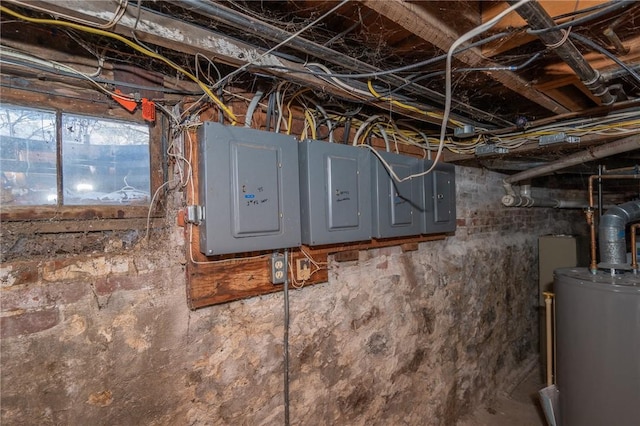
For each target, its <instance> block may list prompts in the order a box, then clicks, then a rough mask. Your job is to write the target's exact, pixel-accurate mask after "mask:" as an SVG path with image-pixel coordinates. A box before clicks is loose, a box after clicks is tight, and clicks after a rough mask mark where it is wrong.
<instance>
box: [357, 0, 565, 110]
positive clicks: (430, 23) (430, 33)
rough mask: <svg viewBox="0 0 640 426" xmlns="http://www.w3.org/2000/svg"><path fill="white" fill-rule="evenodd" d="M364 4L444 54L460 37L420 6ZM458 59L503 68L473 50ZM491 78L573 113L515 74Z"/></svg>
mask: <svg viewBox="0 0 640 426" xmlns="http://www.w3.org/2000/svg"><path fill="white" fill-rule="evenodd" d="M361 2H362V3H363V4H365V5H366V6H367V7H369V8H371V9H373V10H375V11H376V12H377V13H379V14H380V15H383V16H385V17H386V18H387V19H389V20H391V21H392V22H394V23H396V24H397V25H400V26H401V27H403V28H404V29H406V30H407V31H409V32H411V33H412V34H415V35H416V36H418V37H420V38H421V39H422V40H424V41H426V42H428V43H431V44H432V45H434V46H435V47H437V48H439V49H441V50H443V51H447V50H448V49H449V47H450V46H451V45H452V44H453V43H454V42H455V41H456V40H457V39H458V38H459V34H457V33H456V32H455V31H454V30H453V29H451V28H450V27H448V26H447V25H445V24H444V23H443V22H442V20H440V19H438V18H437V17H435V16H433V15H432V14H431V13H430V12H429V11H427V10H425V9H424V8H421V7H419V5H416V4H413V3H409V2H406V1H402V0H386V1H378V0H361ZM456 58H457V59H459V60H460V61H462V62H464V63H465V64H467V65H469V66H472V67H477V66H486V67H492V66H493V67H497V66H499V64H496V63H493V62H491V61H489V60H487V58H485V57H484V56H483V55H482V52H481V50H480V49H478V48H472V49H468V50H466V51H464V52H461V53H459V54H457V55H456ZM487 75H489V76H490V77H491V78H493V79H494V80H496V81H498V82H500V83H501V84H502V85H504V86H505V87H506V88H508V89H510V90H512V91H513V92H515V93H518V94H519V95H521V96H524V97H526V98H527V99H529V100H530V101H532V102H535V103H536V104H538V105H540V106H542V107H543V108H546V109H547V110H549V111H551V112H553V113H555V114H561V113H565V112H568V111H569V110H568V109H567V108H565V107H564V106H562V105H561V104H559V103H558V102H556V101H555V100H553V99H551V98H549V97H548V96H546V95H544V94H543V93H541V92H539V91H538V90H536V89H535V88H533V87H532V86H531V85H530V83H529V82H527V81H525V80H523V79H521V78H520V77H518V76H517V75H516V74H514V73H512V72H509V71H501V72H498V73H492V72H487Z"/></svg>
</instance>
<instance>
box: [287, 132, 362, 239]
mask: <svg viewBox="0 0 640 426" xmlns="http://www.w3.org/2000/svg"><path fill="white" fill-rule="evenodd" d="M299 157H300V210H301V220H302V222H301V225H302V242H303V243H304V244H308V245H312V246H315V245H323V244H337V243H344V242H350V241H362V240H369V239H371V208H370V206H371V181H370V179H371V178H370V176H371V172H370V162H369V151H368V150H367V149H366V148H359V147H354V146H351V145H341V144H336V143H328V142H321V141H315V140H305V141H303V142H301V143H300V148H299Z"/></svg>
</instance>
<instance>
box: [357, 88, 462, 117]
mask: <svg viewBox="0 0 640 426" xmlns="http://www.w3.org/2000/svg"><path fill="white" fill-rule="evenodd" d="M367 87H369V92H371V94H372V95H373V96H374V97H375V98H376V99H379V100H381V101H390V102H391V103H392V104H393V105H395V106H398V107H400V108H404V109H408V110H409V111H413V112H417V113H418V114H423V115H426V116H427V117H431V118H436V119H438V120H442V117H443V116H442V115H441V114H437V113H435V112H430V111H424V110H421V109H420V108H417V107H414V106H412V105H407V104H404V103H402V102H400V101H397V100H395V99H393V98H385V97H384V96H382V95H380V94H379V93H378V92H376V90H375V89H374V88H373V84H372V83H371V80H369V81H367ZM449 123H451V124H454V125H456V126H462V125H463V123H462V122H460V121H458V120H453V119H449Z"/></svg>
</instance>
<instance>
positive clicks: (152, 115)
mask: <svg viewBox="0 0 640 426" xmlns="http://www.w3.org/2000/svg"><path fill="white" fill-rule="evenodd" d="M142 118H144V119H145V120H147V121H150V122H154V121H156V104H154V103H153V101H150V100H149V99H147V98H142Z"/></svg>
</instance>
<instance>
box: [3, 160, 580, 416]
mask: <svg viewBox="0 0 640 426" xmlns="http://www.w3.org/2000/svg"><path fill="white" fill-rule="evenodd" d="M501 179H502V176H500V175H498V174H495V173H490V172H486V171H482V170H478V169H468V168H458V169H457V182H458V203H457V207H458V223H459V229H458V231H457V232H456V234H455V236H451V237H449V238H447V240H445V241H436V242H429V243H421V244H420V247H419V250H417V251H413V252H406V253H403V252H402V250H400V248H399V247H389V248H384V249H379V250H370V251H363V252H360V259H359V260H358V261H357V262H344V263H337V262H331V264H330V268H331V269H330V271H331V272H330V274H329V275H330V279H329V282H328V283H325V284H320V285H315V286H312V287H309V288H303V289H301V290H292V291H291V294H290V296H291V300H290V305H291V330H290V353H291V373H290V375H291V419H292V424H296V425H297V424H314V425H341V424H342V425H365V424H366V425H387V424H410V425H452V424H455V422H456V419H457V418H459V417H460V416H461V415H463V414H464V413H466V412H469V411H471V410H473V409H474V408H475V407H477V406H479V405H480V404H485V403H487V401H489V400H491V399H492V398H494V397H495V396H496V394H497V392H499V391H501V390H505V389H508V387H509V386H511V385H513V384H514V383H515V382H516V381H517V379H518V378H519V377H520V376H521V375H522V373H523V372H524V371H525V370H526V368H527V367H528V366H530V365H532V363H534V362H535V360H536V357H537V330H538V328H537V327H538V323H537V310H536V305H537V263H536V261H537V237H538V235H541V234H548V233H558V232H563V233H570V232H576V231H582V230H583V228H584V226H583V222H584V221H583V218H582V214H581V212H579V211H564V210H553V209H507V208H504V207H502V206H501V204H500V198H501V196H502V188H501V185H500V182H501ZM178 205H180V200H176V206H178ZM30 238H32V240H33V241H32V242H33V243H37V238H38V237H37V236H31V237H30ZM113 246H118V242H117V241H113ZM128 247H129V248H128V249H127V250H123V251H120V252H117V253H109V254H82V253H77V254H75V255H73V256H70V257H64V258H52V259H43V260H40V261H34V262H26V261H18V262H10V263H5V264H3V265H2V267H1V269H0V284H1V287H0V297H1V303H2V314H1V317H0V320H1V326H2V341H1V342H0V344H1V347H0V354H1V356H2V372H1V380H2V383H1V385H2V395H1V398H2V401H1V407H2V408H1V415H2V417H1V423H2V424H3V425H18V424H94V425H107V424H158V425H160V424H192V425H210V424H238V425H245V424H246V425H260V424H264V425H267V424H282V422H283V402H282V401H283V398H282V388H283V384H282V369H283V363H282V349H283V348H282V335H283V309H282V306H283V295H282V294H281V293H279V294H270V295H267V296H261V297H256V298H253V299H249V300H245V301H240V302H234V303H229V304H226V305H220V306H214V307H210V308H205V309H201V310H198V311H195V312H191V311H189V310H188V309H187V307H186V302H185V279H184V274H185V273H184V267H183V265H184V240H183V232H182V229H179V228H172V229H168V230H167V231H166V232H165V233H164V234H162V235H154V239H153V241H152V243H151V244H150V245H146V244H143V243H138V244H137V245H136V246H128Z"/></svg>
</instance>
